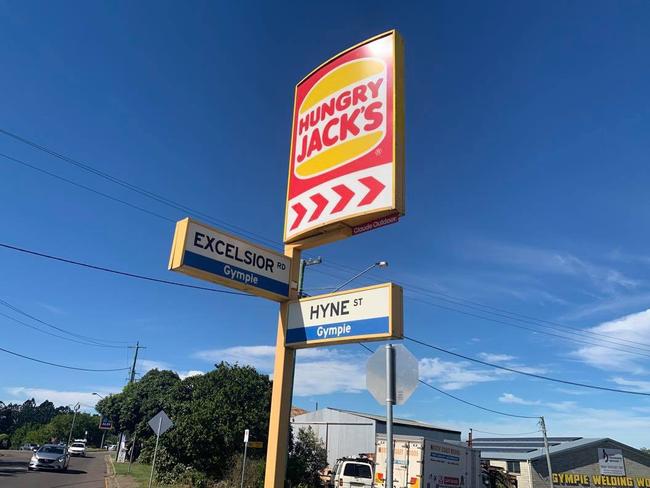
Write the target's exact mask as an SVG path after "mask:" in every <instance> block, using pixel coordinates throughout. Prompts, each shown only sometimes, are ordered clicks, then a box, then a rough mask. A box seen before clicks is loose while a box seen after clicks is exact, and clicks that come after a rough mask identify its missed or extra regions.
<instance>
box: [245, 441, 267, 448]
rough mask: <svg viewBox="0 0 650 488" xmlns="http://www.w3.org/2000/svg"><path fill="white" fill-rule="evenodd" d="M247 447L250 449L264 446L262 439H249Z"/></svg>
mask: <svg viewBox="0 0 650 488" xmlns="http://www.w3.org/2000/svg"><path fill="white" fill-rule="evenodd" d="M248 447H250V448H251V449H262V448H263V447H264V443H263V442H262V441H250V442H249V443H248Z"/></svg>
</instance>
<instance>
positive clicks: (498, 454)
mask: <svg viewBox="0 0 650 488" xmlns="http://www.w3.org/2000/svg"><path fill="white" fill-rule="evenodd" d="M548 441H549V447H550V449H549V452H550V458H551V470H552V473H553V484H554V486H556V487H558V486H567V487H626V488H628V487H629V488H646V487H650V455H648V454H645V453H644V452H642V451H640V450H639V449H635V448H633V447H631V446H628V445H626V444H623V443H621V442H618V441H615V440H613V439H610V438H607V437H603V438H584V437H549V439H548ZM472 447H474V448H476V449H480V451H481V459H482V460H483V461H489V463H490V466H496V467H500V468H503V469H504V470H506V471H507V472H508V473H509V474H511V475H513V476H516V478H517V488H548V487H549V486H550V484H549V481H548V468H547V463H546V451H545V449H544V441H543V439H542V438H541V437H525V438H476V439H473V441H472Z"/></svg>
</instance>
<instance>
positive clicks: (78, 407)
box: [68, 403, 81, 447]
mask: <svg viewBox="0 0 650 488" xmlns="http://www.w3.org/2000/svg"><path fill="white" fill-rule="evenodd" d="M80 408H81V404H79V403H77V404H76V405H75V406H74V415H73V416H72V425H71V426H70V434H69V435H68V447H69V446H70V441H71V440H72V431H73V430H74V421H75V420H77V412H78V411H79V409H80Z"/></svg>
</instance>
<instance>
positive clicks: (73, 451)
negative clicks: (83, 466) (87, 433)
mask: <svg viewBox="0 0 650 488" xmlns="http://www.w3.org/2000/svg"><path fill="white" fill-rule="evenodd" d="M68 451H69V452H70V455H71V456H85V455H86V444H84V443H83V442H73V443H72V444H71V445H70V447H69V448H68Z"/></svg>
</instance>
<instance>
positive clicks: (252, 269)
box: [169, 218, 291, 302]
mask: <svg viewBox="0 0 650 488" xmlns="http://www.w3.org/2000/svg"><path fill="white" fill-rule="evenodd" d="M290 267H291V261H290V259H289V258H288V257H287V256H285V255H284V254H282V253H279V252H277V251H273V250H271V249H267V248H264V247H261V246H258V245H257V244H253V243H252V242H248V241H245V240H243V239H241V238H239V237H235V236H232V235H230V234H228V233H226V232H223V231H221V230H219V229H215V228H214V227H210V226H208V225H205V224H201V223H199V222H196V221H194V220H192V219H189V218H187V219H183V220H181V221H179V222H177V223H176V231H175V233H174V242H173V244H172V251H171V256H170V259H169V269H170V270H172V271H177V272H179V273H183V274H187V275H190V276H193V277H195V278H199V279H203V280H206V281H211V282H213V283H218V284H220V285H224V286H228V287H230V288H235V289H237V290H242V291H246V292H249V293H251V294H253V295H259V296H262V297H265V298H268V299H271V300H276V301H280V302H281V301H285V300H287V298H288V297H289V272H290Z"/></svg>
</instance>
